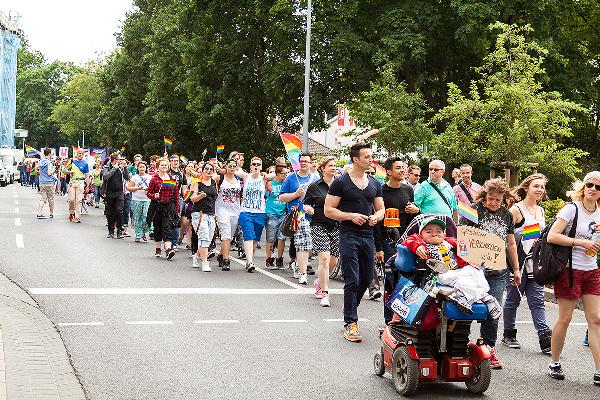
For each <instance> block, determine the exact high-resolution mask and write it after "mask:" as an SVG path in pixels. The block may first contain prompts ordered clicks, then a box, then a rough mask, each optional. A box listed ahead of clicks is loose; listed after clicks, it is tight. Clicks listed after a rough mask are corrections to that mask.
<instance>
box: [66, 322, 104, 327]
mask: <svg viewBox="0 0 600 400" xmlns="http://www.w3.org/2000/svg"><path fill="white" fill-rule="evenodd" d="M57 325H58V326H104V322H59V323H58V324H57Z"/></svg>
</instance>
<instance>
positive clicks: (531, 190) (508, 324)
mask: <svg viewBox="0 0 600 400" xmlns="http://www.w3.org/2000/svg"><path fill="white" fill-rule="evenodd" d="M547 182H548V180H547V179H546V177H545V176H544V175H542V174H533V175H529V176H528V177H527V178H525V179H523V181H522V182H521V184H520V185H519V186H518V187H517V188H516V189H515V194H516V196H517V197H518V198H519V199H520V200H519V202H517V203H515V204H514V205H513V206H512V207H511V208H510V210H509V211H510V213H511V214H512V217H513V221H514V223H515V237H517V238H518V240H517V253H518V255H519V268H520V269H521V284H520V285H519V286H512V285H507V287H506V301H505V303H504V312H503V315H504V337H503V339H502V344H503V345H505V346H507V347H510V348H512V349H520V348H521V344H520V343H519V342H518V341H517V328H516V319H517V308H519V304H520V303H521V299H522V298H523V297H527V306H528V307H529V311H530V312H531V319H532V320H533V326H534V327H535V330H536V331H537V334H538V339H539V344H540V349H541V350H542V352H543V353H549V352H550V339H551V337H552V331H550V328H549V327H548V323H547V322H546V305H545V303H544V287H543V286H542V285H540V284H538V283H537V282H536V281H535V280H534V279H533V264H532V262H531V257H527V255H528V254H529V253H530V252H531V248H532V247H533V244H534V243H535V241H536V239H537V237H539V232H541V230H543V229H544V228H545V227H546V214H545V212H544V209H543V208H542V207H541V206H540V205H539V203H540V202H541V201H542V199H544V197H545V196H546V183H547Z"/></svg>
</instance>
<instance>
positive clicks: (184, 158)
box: [179, 154, 188, 164]
mask: <svg viewBox="0 0 600 400" xmlns="http://www.w3.org/2000/svg"><path fill="white" fill-rule="evenodd" d="M179 159H180V160H181V162H182V163H184V164H187V163H188V159H187V158H186V157H185V156H184V155H183V154H182V155H180V156H179Z"/></svg>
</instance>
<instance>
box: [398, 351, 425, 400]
mask: <svg viewBox="0 0 600 400" xmlns="http://www.w3.org/2000/svg"><path fill="white" fill-rule="evenodd" d="M392 377H393V378H394V386H395V388H396V391H397V392H398V393H399V394H400V395H403V396H404V395H411V394H413V393H414V392H416V391H417V386H418V385H419V362H418V361H417V360H413V359H412V358H411V357H410V353H409V352H408V350H407V349H406V347H404V346H402V347H398V348H397V349H396V350H394V355H393V356H392Z"/></svg>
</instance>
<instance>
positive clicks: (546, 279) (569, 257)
mask: <svg viewBox="0 0 600 400" xmlns="http://www.w3.org/2000/svg"><path fill="white" fill-rule="evenodd" d="M569 204H573V205H574V206H575V217H574V218H573V226H571V230H570V231H569V235H568V236H569V237H571V238H574V237H575V232H576V231H577V217H578V215H579V209H578V207H577V205H575V204H574V203H569ZM555 222H556V218H555V219H554V220H553V221H552V222H551V223H550V224H549V225H548V226H546V227H545V228H544V230H542V232H541V234H540V238H539V239H538V240H537V242H536V243H535V244H534V245H533V247H532V249H531V260H532V263H533V279H534V280H535V281H536V282H537V283H538V284H540V285H546V284H549V283H553V282H555V281H556V280H557V279H558V278H559V277H560V274H562V273H563V271H564V270H565V268H567V265H568V268H569V286H570V287H573V247H572V246H559V245H557V244H552V243H548V233H549V232H550V229H551V228H552V225H554V223H555Z"/></svg>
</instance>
